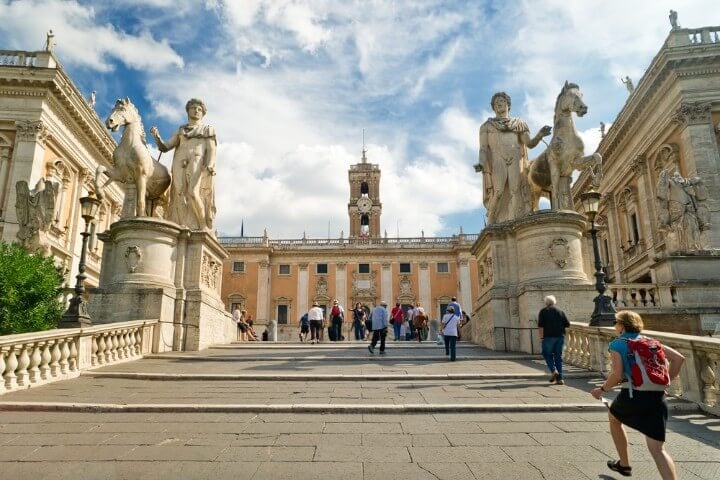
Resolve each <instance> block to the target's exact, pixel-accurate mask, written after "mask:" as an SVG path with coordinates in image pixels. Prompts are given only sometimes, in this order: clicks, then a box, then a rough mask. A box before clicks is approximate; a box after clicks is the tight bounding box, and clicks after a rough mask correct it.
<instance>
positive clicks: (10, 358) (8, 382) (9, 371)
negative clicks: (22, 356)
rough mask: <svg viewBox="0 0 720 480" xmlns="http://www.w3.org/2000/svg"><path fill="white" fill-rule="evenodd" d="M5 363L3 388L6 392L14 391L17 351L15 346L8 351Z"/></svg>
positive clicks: (16, 384) (15, 385) (15, 386)
mask: <svg viewBox="0 0 720 480" xmlns="http://www.w3.org/2000/svg"><path fill="white" fill-rule="evenodd" d="M7 352H8V354H7V361H6V362H5V375H3V377H4V378H5V388H6V389H7V390H15V389H16V388H17V386H18V383H17V376H16V375H15V369H16V368H17V366H18V360H17V350H16V347H15V346H11V347H10V348H9V349H8V351H7Z"/></svg>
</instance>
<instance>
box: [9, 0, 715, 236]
mask: <svg viewBox="0 0 720 480" xmlns="http://www.w3.org/2000/svg"><path fill="white" fill-rule="evenodd" d="M670 8H675V9H677V10H678V11H679V22H680V24H681V25H682V26H684V27H690V28H695V27H701V26H707V25H720V10H718V8H717V6H716V1H715V0H696V1H685V2H669V1H663V0H653V1H649V0H648V1H633V2H627V1H617V0H606V1H603V2H589V1H573V2H568V1H567V0H533V1H530V0H528V1H457V2H456V1H448V0H424V1H417V0H394V1H391V0H385V1H379V0H355V1H353V0H306V1H302V0H242V1H240V0H238V1H232V2H231V1H222V0H205V1H200V0H124V1H122V2H110V1H102V2H100V1H95V2H91V1H62V2H61V1H51V0H44V1H40V0H23V1H19V2H9V1H7V0H0V19H2V21H0V49H19V50H37V49H40V48H42V46H43V43H44V41H45V32H46V31H47V30H48V29H53V31H54V32H55V35H56V36H55V38H56V42H57V47H56V55H57V57H58V58H59V60H60V62H61V63H62V65H63V68H65V70H66V71H67V72H68V73H69V74H70V76H71V77H72V78H73V80H74V81H75V83H76V84H77V86H78V87H79V88H80V90H81V91H82V92H85V93H87V94H89V92H90V91H92V90H96V91H97V104H96V110H97V112H98V114H99V115H100V117H101V118H103V119H104V118H105V117H106V116H107V114H108V113H109V112H110V110H111V109H112V105H113V103H114V101H115V99H116V98H119V97H125V96H129V97H130V98H131V99H132V100H133V102H134V103H135V104H136V105H137V106H138V108H139V110H140V112H141V114H142V116H143V121H144V124H145V126H146V127H147V128H149V127H150V126H151V125H157V126H158V127H159V129H160V132H161V134H162V135H163V136H164V137H166V138H167V137H168V136H169V135H170V134H171V132H172V131H173V130H174V129H175V128H177V126H178V125H180V124H181V123H183V122H184V121H185V113H184V104H185V101H186V100H187V99H189V98H191V97H199V98H202V99H204V100H205V102H206V104H207V105H208V110H209V111H208V115H207V117H206V122H207V123H210V124H212V125H214V126H215V129H216V131H217V134H218V141H219V149H218V163H217V164H218V172H219V174H218V177H217V181H216V195H217V203H218V217H217V220H216V227H217V229H218V231H219V233H220V234H221V235H237V234H239V232H240V223H241V221H243V220H244V225H245V234H246V235H261V234H262V231H263V229H264V228H267V230H268V233H269V234H270V236H271V237H273V238H299V237H301V236H302V235H303V232H305V233H306V234H307V235H308V236H309V237H326V236H327V235H328V231H330V236H332V237H338V236H339V235H340V233H341V231H343V232H344V233H345V235H347V232H348V230H349V226H348V220H347V202H348V196H349V192H348V183H347V170H348V166H349V165H350V164H352V163H356V162H358V161H359V158H360V154H361V149H362V129H363V128H364V129H365V130H366V142H367V149H368V159H369V160H370V161H371V162H373V163H377V164H379V165H380V167H381V169H382V183H381V200H382V202H383V215H382V221H381V229H384V230H387V232H388V235H390V236H396V235H397V234H398V233H399V234H400V236H403V237H406V236H419V235H420V233H421V231H424V233H425V235H451V234H453V233H457V232H458V231H459V229H460V227H461V226H462V228H463V230H464V231H465V232H477V231H479V230H480V229H481V228H482V226H483V225H484V210H483V207H482V182H481V175H479V174H476V173H475V172H474V170H473V168H472V165H473V164H474V163H475V162H476V158H477V148H478V147H477V130H478V128H479V126H480V124H481V123H482V122H483V121H484V120H485V119H486V118H487V117H488V116H490V115H491V111H490V107H489V100H490V97H491V96H492V94H493V93H494V92H496V91H498V90H504V91H506V92H508V93H509V94H510V95H511V96H512V101H513V103H512V114H513V115H514V116H519V117H521V118H523V119H524V120H526V121H527V122H528V124H529V126H530V129H531V130H532V132H533V133H534V132H535V131H537V130H538V129H539V128H540V127H541V126H542V125H544V124H551V123H552V109H553V105H554V101H555V97H556V96H557V94H558V92H559V90H560V88H561V86H562V84H563V83H564V81H565V80H570V81H572V82H575V83H578V84H579V85H580V87H581V89H582V91H583V93H584V96H585V101H586V103H587V104H588V106H589V113H588V114H587V115H586V116H585V117H584V118H582V119H578V120H577V125H578V128H579V130H580V131H581V132H582V135H583V138H584V139H585V142H586V151H587V152H588V153H589V152H591V151H593V150H594V149H595V148H596V145H597V143H598V141H599V130H598V125H599V123H600V122H601V121H602V122H605V123H606V124H607V125H608V126H609V125H610V124H611V123H612V122H613V120H614V118H615V116H616V114H617V112H619V111H620V109H621V108H622V106H623V104H624V102H625V100H626V99H627V91H626V89H625V87H624V86H623V85H622V84H621V83H620V77H621V76H625V75H629V76H630V77H631V78H633V79H634V80H635V83H636V84H637V82H638V81H639V79H640V77H641V76H642V74H643V73H644V70H645V68H646V67H647V66H648V64H649V63H650V61H651V59H652V57H653V56H654V55H655V54H656V53H657V51H658V50H659V49H660V47H661V45H662V43H663V41H664V40H665V38H666V36H667V34H668V32H669V31H670V24H669V22H668V11H669V9H670ZM541 146H542V144H541ZM538 153H539V149H536V151H535V152H533V154H535V155H536V154H538ZM162 161H163V163H165V164H168V163H169V161H170V156H169V155H166V156H164V157H163V160H162Z"/></svg>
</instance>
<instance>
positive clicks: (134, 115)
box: [105, 97, 140, 132]
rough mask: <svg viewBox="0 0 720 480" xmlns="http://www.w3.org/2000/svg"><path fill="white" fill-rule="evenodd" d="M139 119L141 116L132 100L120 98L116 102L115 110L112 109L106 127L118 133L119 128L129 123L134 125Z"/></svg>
mask: <svg viewBox="0 0 720 480" xmlns="http://www.w3.org/2000/svg"><path fill="white" fill-rule="evenodd" d="M139 118H140V115H139V114H138V111H137V109H136V108H135V105H133V104H132V102H131V101H130V98H128V97H125V98H119V99H117V100H116V101H115V108H113V109H112V112H110V115H108V118H107V120H105V127H106V128H107V129H109V130H111V131H113V132H116V131H117V129H118V128H120V127H122V126H123V125H127V124H128V123H134V122H136V121H137V120H138V119H139Z"/></svg>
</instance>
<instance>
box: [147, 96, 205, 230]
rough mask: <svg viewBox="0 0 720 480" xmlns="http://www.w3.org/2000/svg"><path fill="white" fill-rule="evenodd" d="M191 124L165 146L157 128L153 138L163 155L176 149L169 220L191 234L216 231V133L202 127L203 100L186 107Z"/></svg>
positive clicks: (153, 130)
mask: <svg viewBox="0 0 720 480" xmlns="http://www.w3.org/2000/svg"><path fill="white" fill-rule="evenodd" d="M185 111H186V112H187V116H188V123H186V124H185V125H182V126H181V127H180V128H178V130H177V131H176V132H175V133H174V134H173V136H172V137H170V140H168V142H167V143H165V142H163V140H162V138H161V137H160V134H159V133H158V129H157V127H152V128H151V129H150V134H151V135H152V136H153V138H154V139H155V143H156V145H157V147H158V149H159V150H160V151H161V152H167V151H169V150H172V149H173V148H174V149H175V154H174V156H173V163H172V183H171V184H170V196H169V199H168V211H167V215H166V218H167V219H168V220H170V221H172V222H175V223H177V224H178V225H182V226H185V227H188V228H190V229H191V230H206V231H209V232H212V231H213V220H214V219H215V212H216V209H215V185H214V183H215V180H214V176H215V156H216V151H217V139H216V138H215V129H214V128H213V127H212V126H210V125H205V124H203V123H202V119H203V117H204V116H205V114H206V113H207V108H206V107H205V104H204V103H203V101H202V100H199V99H197V98H192V99H190V100H189V101H188V102H187V104H186V105H185Z"/></svg>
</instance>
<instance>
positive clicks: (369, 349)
mask: <svg viewBox="0 0 720 480" xmlns="http://www.w3.org/2000/svg"><path fill="white" fill-rule="evenodd" d="M368 352H370V353H375V350H373V348H372V345H368Z"/></svg>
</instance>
